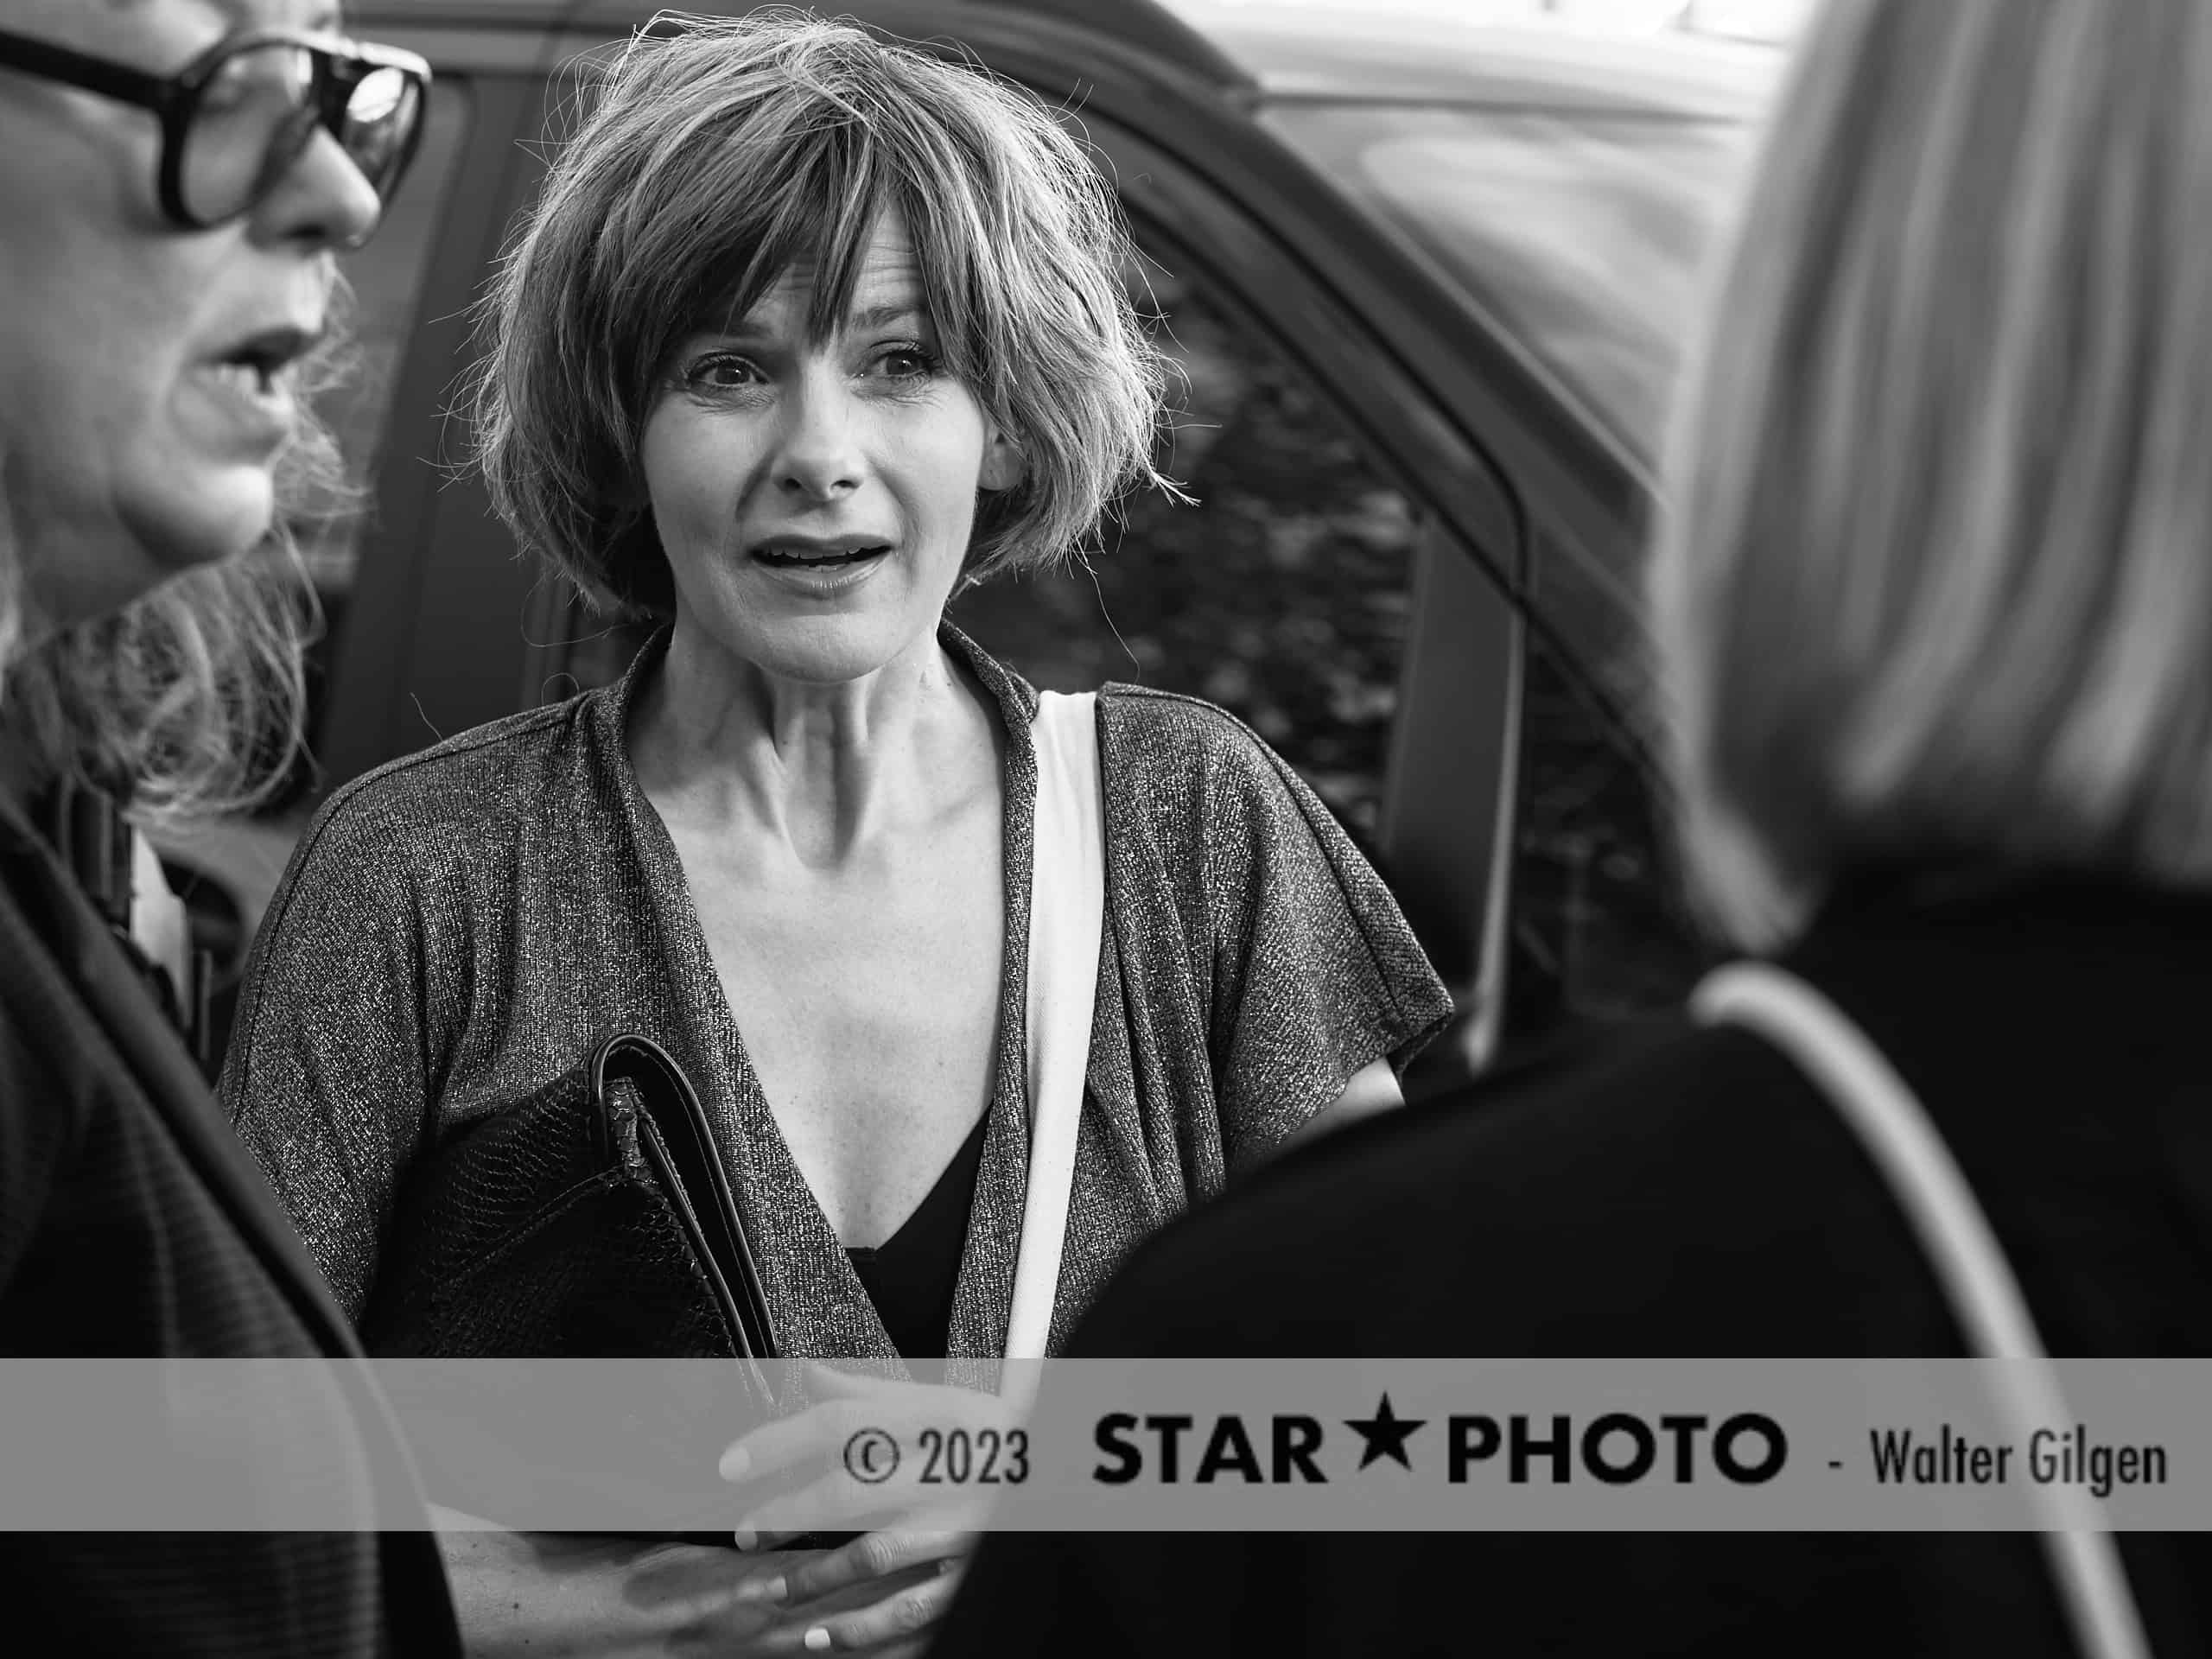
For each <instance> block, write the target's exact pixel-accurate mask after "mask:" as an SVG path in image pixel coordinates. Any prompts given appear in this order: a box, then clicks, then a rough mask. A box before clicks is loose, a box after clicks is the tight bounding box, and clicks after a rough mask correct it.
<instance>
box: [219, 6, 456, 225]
mask: <svg viewBox="0 0 2212 1659" xmlns="http://www.w3.org/2000/svg"><path fill="white" fill-rule="evenodd" d="M421 111H422V94H421V91H420V89H419V88H418V87H417V86H416V83H415V81H414V80H413V79H412V78H410V76H408V75H405V74H404V73H401V72H400V71H398V70H397V69H374V70H372V71H370V72H369V73H367V74H366V75H364V76H363V77H362V78H361V79H360V80H359V82H358V83H357V84H356V85H355V86H353V89H352V92H351V94H350V96H349V97H348V98H347V99H346V108H345V112H344V115H343V118H342V119H341V121H340V124H339V129H338V130H337V132H336V134H335V137H337V139H338V141H339V143H340V145H341V146H342V147H343V148H344V149H345V150H346V155H347V156H350V157H351V158H352V160H353V164H354V165H355V166H356V167H358V168H359V169H360V170H361V174H362V176H363V177H365V178H366V179H367V180H368V181H369V182H370V184H371V185H372V186H373V187H374V188H375V189H376V191H377V194H378V195H379V196H385V195H388V194H390V192H391V188H392V187H393V186H394V185H395V184H396V183H397V174H398V171H399V168H400V167H401V165H402V164H404V162H405V160H406V157H407V152H408V149H409V145H410V140H411V138H412V136H413V133H414V130H415V126H416V122H417V120H418V119H419V118H420V115H421ZM320 121H321V109H320V108H319V107H318V106H317V103H316V99H315V54H314V53H312V52H310V51H308V49H307V48H304V47H300V46H294V45H289V44H287V43H285V42H283V41H273V42H270V43H268V44H266V45H262V46H257V47H252V48H248V49H246V50H244V51H241V52H238V53H237V54H234V55H233V56H232V57H230V58H229V59H226V60H225V61H224V63H223V65H222V66H221V67H220V68H219V69H218V70H217V71H216V73H215V74H214V76H213V78H212V79H210V80H209V81H208V82H207V85H206V86H205V87H204V88H203V89H202V91H201V92H200V103H199V106H198V108H197V109H196V110H195V111H194V115H193V119H192V124H191V125H190V127H189V128H188V130H187V131H186V134H185V148H184V162H183V170H182V181H181V182H182V187H183V194H184V205H185V207H186V209H187V211H188V212H189V213H191V214H192V215H193V217H194V218H195V219H199V220H200V221H201V222H202V223H207V224H213V223H218V222H219V221H221V220H224V219H230V218H232V217H234V216H235V215H237V214H238V213H244V212H245V211H246V210H247V209H248V208H250V207H252V206H253V205H254V204H255V203H256V202H257V201H258V200H261V198H262V197H263V196H264V195H265V194H268V192H269V191H270V189H271V188H274V186H275V185H276V183H277V180H278V179H279V178H281V177H282V176H283V174H284V172H285V170H286V169H287V168H289V167H291V165H292V164H293V163H294V162H296V161H298V160H299V158H300V155H301V152H302V151H303V150H304V149H306V148H307V147H308V144H309V143H312V142H313V140H314V137H315V127H316V125H317V124H318V123H319V122H320Z"/></svg>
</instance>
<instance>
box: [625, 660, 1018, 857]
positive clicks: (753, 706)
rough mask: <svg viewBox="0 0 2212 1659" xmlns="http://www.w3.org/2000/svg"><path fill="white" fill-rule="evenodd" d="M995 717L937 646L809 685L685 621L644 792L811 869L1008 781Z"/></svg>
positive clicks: (645, 764) (636, 741) (658, 709)
mask: <svg viewBox="0 0 2212 1659" xmlns="http://www.w3.org/2000/svg"><path fill="white" fill-rule="evenodd" d="M990 721H991V715H990V711H989V709H988V707H987V706H986V703H985V699H984V695H983V693H982V691H981V690H979V689H978V688H976V687H975V686H973V685H971V684H970V683H969V681H968V679H967V677H966V676H965V675H964V674H963V672H962V671H961V670H960V668H959V667H958V665H957V664H956V663H955V662H954V660H953V659H952V658H950V656H949V655H948V654H947V653H946V652H945V651H944V647H943V646H942V645H939V644H938V642H937V640H936V639H934V638H931V639H925V640H924V641H921V642H919V644H918V647H917V648H916V649H914V650H912V651H909V652H904V653H902V654H901V655H900V656H899V657H898V658H893V660H892V661H891V662H889V663H887V664H884V665H883V666H882V667H880V668H879V669H877V670H875V671H873V672H872V673H868V674H866V675H863V676H861V677H858V678H855V679H852V680H844V681H838V682H835V683H812V682H806V681H801V680H796V679H792V678H790V677H785V676H782V675H779V674H777V673H775V672H773V671H769V670H766V669H764V668H762V667H760V665H759V664H753V663H750V662H747V661H746V660H744V659H743V658H738V657H736V656H734V655H732V654H731V653H729V652H726V651H722V650H720V649H718V648H716V647H715V645H713V644H712V643H711V642H709V641H706V640H703V639H700V638H699V637H698V635H697V634H696V632H692V631H690V630H687V629H686V628H684V627H683V625H682V624H681V623H680V622H679V623H678V625H677V628H676V631H675V633H674V637H673V638H672V639H671V640H670V642H669V648H668V654H667V656H666V657H665V658H664V659H663V661H662V663H661V666H660V671H659V672H658V674H657V675H656V676H655V677H654V678H653V681H652V683H651V684H650V685H648V686H647V687H645V689H644V692H643V696H641V697H640V699H639V708H638V709H636V710H635V712H634V713H633V714H632V719H631V722H630V752H631V759H632V764H633V766H634V767H635V769H636V772H637V775H638V780H639V785H640V786H641V787H642V788H643V789H644V790H645V793H646V795H647V797H648V798H651V799H652V801H653V802H654V804H655V805H656V806H658V807H659V808H660V810H662V811H663V813H664V815H668V814H671V813H672V814H675V815H678V816H680V817H682V818H683V820H684V821H685V822H686V823H688V824H689V825H690V826H691V827H692V828H694V829H699V830H702V831H704V832H706V833H708V834H710V835H713V836H716V837H718V838H719V837H721V836H766V838H767V839H768V840H769V841H771V842H779V843H782V844H783V845H784V846H785V847H787V848H788V849H790V852H791V855H793V856H794V857H796V858H797V859H798V861H800V862H802V863H803V864H804V865H806V866H808V867H809V868H816V869H827V868H834V867H836V866H837V865H841V864H844V863H847V862H849V861H852V860H854V859H855V857H859V856H864V855H866V854H867V853H868V851H869V850H870V849H872V848H874V847H876V846H878V845H880V842H882V841H883V840H884V839H885V838H886V837H887V836H898V835H899V834H900V833H901V832H902V831H903V830H906V829H911V828H915V827H919V826H924V825H928V824H931V823H937V822H938V821H940V820H941V819H942V818H943V817H944V814H946V813H947V812H948V811H951V810H957V808H958V807H959V806H960V805H961V804H963V802H965V801H966V800H967V799H969V798H970V797H971V796H972V795H973V793H974V791H975V789H976V783H977V779H978V776H979V772H981V771H982V769H983V768H990V769H993V770H994V771H995V764H996V760H995V746H994V744H993V741H992V735H991V728H990Z"/></svg>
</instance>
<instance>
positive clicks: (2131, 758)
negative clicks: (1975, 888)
mask: <svg viewBox="0 0 2212 1659" xmlns="http://www.w3.org/2000/svg"><path fill="white" fill-rule="evenodd" d="M1777 107H1778V110H1779V111H1780V113H1779V114H1778V115H1777V119H1776V121H1775V124H1774V127H1773V130H1772V131H1771V133H1770V136H1769V137H1768V139H1767V142H1766V145H1765V149H1764V153H1763V156H1762V159H1761V162H1760V165H1759V167H1758V170H1757V175H1756V178H1755V181H1754V184H1753V187H1752V189H1751V194H1750V197H1749V199H1748V202H1747V205H1746V207H1745V210H1744V213H1743V215H1742V220H1741V224H1740V226H1739V229H1738V232H1737V234H1736V237H1735V238H1734V243H1733V251H1732V256H1731V257H1729V259H1728V260H1727V262H1726V269H1725V276H1724V278H1723V280H1722V281H1721V283H1719V291H1718V294H1717V296H1716V299H1715V303H1714V306H1713V312H1712V319H1713V320H1712V321H1711V323H1710V324H1709V325H1708V329H1707V337H1706V340H1705V342H1704V344H1703V346H1702V347H1701V349H1700V352H1699V353H1697V360H1698V363H1699V366H1698V368H1697V370H1696V371H1695V372H1694V374H1693V376H1692V377H1691V380H1690V385H1689V389H1688V394H1687V397H1686V400H1685V402H1684V403H1683V404H1682V405H1681V410H1680V416H1679V420H1678V423H1677V425H1676V428H1675V431H1674V432H1673V434H1672V435H1671V440H1670V441H1671V443H1672V446H1673V448H1672V454H1671V455H1670V457H1669V463H1668V467H1667V469H1666V471H1667V485H1666V490H1665V494H1666V497H1667V499H1668V500H1669V504H1670V507H1669V511H1668V512H1667V514H1666V517H1665V519H1664V521H1663V528H1662V533H1661V536H1660V538H1659V543H1658V545H1657V548H1656V554H1655V557H1654V559H1653V562H1652V565H1651V568H1650V572H1649V601H1650V611H1651V617H1652V626H1653V631H1654V639H1655V642H1656V656H1657V664H1656V666H1657V677H1658V679H1659V681H1660V683H1661V685H1662V689H1663V694H1664V700H1665V703H1666V715H1667V718H1668V725H1669V742H1670V744H1671V749H1672V758H1673V766H1674V771H1675V778H1676V780H1677V782H1678V783H1679V785H1680V818H1679V823H1678V830H1679V834H1678V837H1677V839H1678V842H1679V846H1680V849H1681V854H1682V856H1683V859H1684V861H1685V863H1686V865H1687V874H1688V880H1689V884H1690V887H1691V889H1692V892H1693V893H1694V896H1695V897H1696V898H1697V899H1699V900H1700V905H1701V907H1702V909H1703V910H1704V911H1705V912H1706V913H1707V915H1708V916H1709V917H1710V918H1712V919H1713V921H1714V922H1715V923H1716V924H1717V925H1718V926H1719V930H1720V931H1722V932H1723V933H1725V934H1726V935H1727V936H1728V937H1729V938H1732V940H1733V941H1735V942H1736V943H1738V944H1743V945H1748V946H1751V947H1754V948H1758V947H1764V946H1771V945H1775V944H1780V943H1783V942H1785V941H1786V940H1787V939H1788V938H1789V937H1790V936H1791V935H1792V934H1793V933H1794V932H1795V931H1796V930H1797V929H1798V928H1799V927H1800V926H1802V923H1803V922H1804V920H1805V919H1806V918H1807V917H1808V914H1809V912H1811V911H1812V909H1813V908H1814V907H1815V906H1817V904H1818V903H1819V901H1820V900H1821V898H1822V897H1823V896H1824V894H1825V893H1827V891H1828V890H1829V889H1830V888H1831V887H1833V886H1834V882H1835V881H1836V880H1837V879H1838V878H1839V877H1840V876H1841V875H1842V874H1845V873H1846V872H1847V871H1849V870H1851V869H1852V868H1855V867H1859V866H1862V865H1866V864H1870V863H1892V862H1910V861H1931V860H1966V861H1981V862H1988V863H1996V864H2000V865H2019V866H2024V867H2035V868H2048V867H2070V868H2076V869H2098V870H2105V871H2112V872H2117V873H2123V874H2126V875H2128V876H2130V877H2133V878H2135V879H2139V880H2146V881H2150V882H2152V883H2163V884H2181V885H2191V886H2202V885H2204V884H2206V883H2208V882H2212V455H2208V454H2207V452H2206V448H2205V445H2206V440H2207V435H2208V434H2212V238H2206V237H2205V236H2204V235H2203V234H2202V232H2201V230H2198V229H2196V228H2194V227H2195V226H2199V225H2201V223H2202V212H2203V207H2204V204H2205V203H2206V202H2208V201H2212V6H2206V5H2204V4H2202V3H2199V0H1942V3H1940V4H1929V3H1926V0H1824V4H1823V6H1822V8H1821V13H1820V16H1819V17H1818V19H1817V22H1816V23H1815V27H1814V29H1813V32H1812V34H1811V35H1810V38H1809V39H1808V41H1807V42H1806V43H1805V46H1804V48H1803V50H1802V57H1801V58H1800V60H1799V61H1798V62H1797V64H1796V68H1795V73H1794V75H1793V77H1792V79H1791V80H1790V83H1789V86H1788V87H1787V88H1786V90H1785V91H1784V92H1783V96H1782V98H1781V99H1779V101H1778V106H1777Z"/></svg>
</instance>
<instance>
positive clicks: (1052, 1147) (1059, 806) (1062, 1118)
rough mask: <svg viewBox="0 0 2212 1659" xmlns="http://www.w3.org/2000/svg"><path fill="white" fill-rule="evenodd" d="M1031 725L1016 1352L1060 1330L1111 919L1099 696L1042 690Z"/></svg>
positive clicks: (1011, 1342) (1041, 1344)
mask: <svg viewBox="0 0 2212 1659" xmlns="http://www.w3.org/2000/svg"><path fill="white" fill-rule="evenodd" d="M1031 730H1032V732H1033V734H1034V737H1035V741H1036V748H1037V820H1036V831H1035V835H1034V836H1033V846H1034V849H1035V856H1034V857H1033V859H1032V861H1031V866H1030V868H1031V874H1030V881H1029V996H1028V1014H1027V1018H1028V1030H1029V1190H1028V1196H1027V1201H1026V1202H1025V1203H1024V1205H1023V1207H1022V1212H1021V1251H1020V1255H1019V1256H1018V1257H1017V1258H1016V1259H1015V1262H1014V1311H1013V1314H1012V1316H1011V1317H1010V1318H1009V1319H1008V1320H1007V1333H1006V1357H1007V1358H1008V1359H1042V1358H1043V1357H1045V1347H1046V1342H1047V1340H1048V1339H1049V1338H1050V1337H1051V1335H1052V1306H1053V1300H1054V1298H1055V1296H1056V1295H1057V1294H1058V1289H1059V1282H1060V1252H1061V1249H1062V1247H1063V1246H1064V1244H1065V1242H1066V1239H1067V1223H1068V1195H1069V1189H1070V1187H1071V1184H1072V1183H1073V1181H1074V1179H1075V1143H1076V1130H1077V1128H1078V1126H1079V1125H1080V1123H1081V1122H1082V1118H1083V1084H1084V1072H1085V1071H1086V1070H1087V1069H1088V1067H1089V1065H1090V1020H1091V1013H1092V1007H1093V1004H1094V1003H1095V1001H1096V997H1097V990H1098V950H1099V941H1100V938H1101V936H1102V934H1103V930H1104V928H1105V918H1106V829H1105V813H1104V810H1103V806H1102V804H1101V801H1100V784H1099V775H1098V698H1097V696H1096V694H1095V693H1092V692H1084V693H1082V694H1081V695H1079V696H1061V695H1060V694H1058V693H1057V692H1052V691H1047V692H1046V693H1044V694H1043V696H1041V697H1039V700H1038V708H1037V719H1036V721H1035V723H1034V725H1033V727H1032V728H1031Z"/></svg>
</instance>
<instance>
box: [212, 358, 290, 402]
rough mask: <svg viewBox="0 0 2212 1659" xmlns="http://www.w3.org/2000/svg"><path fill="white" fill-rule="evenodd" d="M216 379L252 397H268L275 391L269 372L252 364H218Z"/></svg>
mask: <svg viewBox="0 0 2212 1659" xmlns="http://www.w3.org/2000/svg"><path fill="white" fill-rule="evenodd" d="M215 378H217V379H219V380H221V381H223V382H224V383H225V384H226V385H230V386H232V387H234V388H235V389H237V390H238V391H243V392H245V393H247V394H248V395H249V396H251V397H266V396H267V395H268V394H269V393H270V391H274V390H275V385H274V383H273V382H272V381H271V380H270V378H269V372H268V371H267V370H266V369H264V368H260V367H258V366H257V365H254V364H251V363H218V364H217V365H215Z"/></svg>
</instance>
